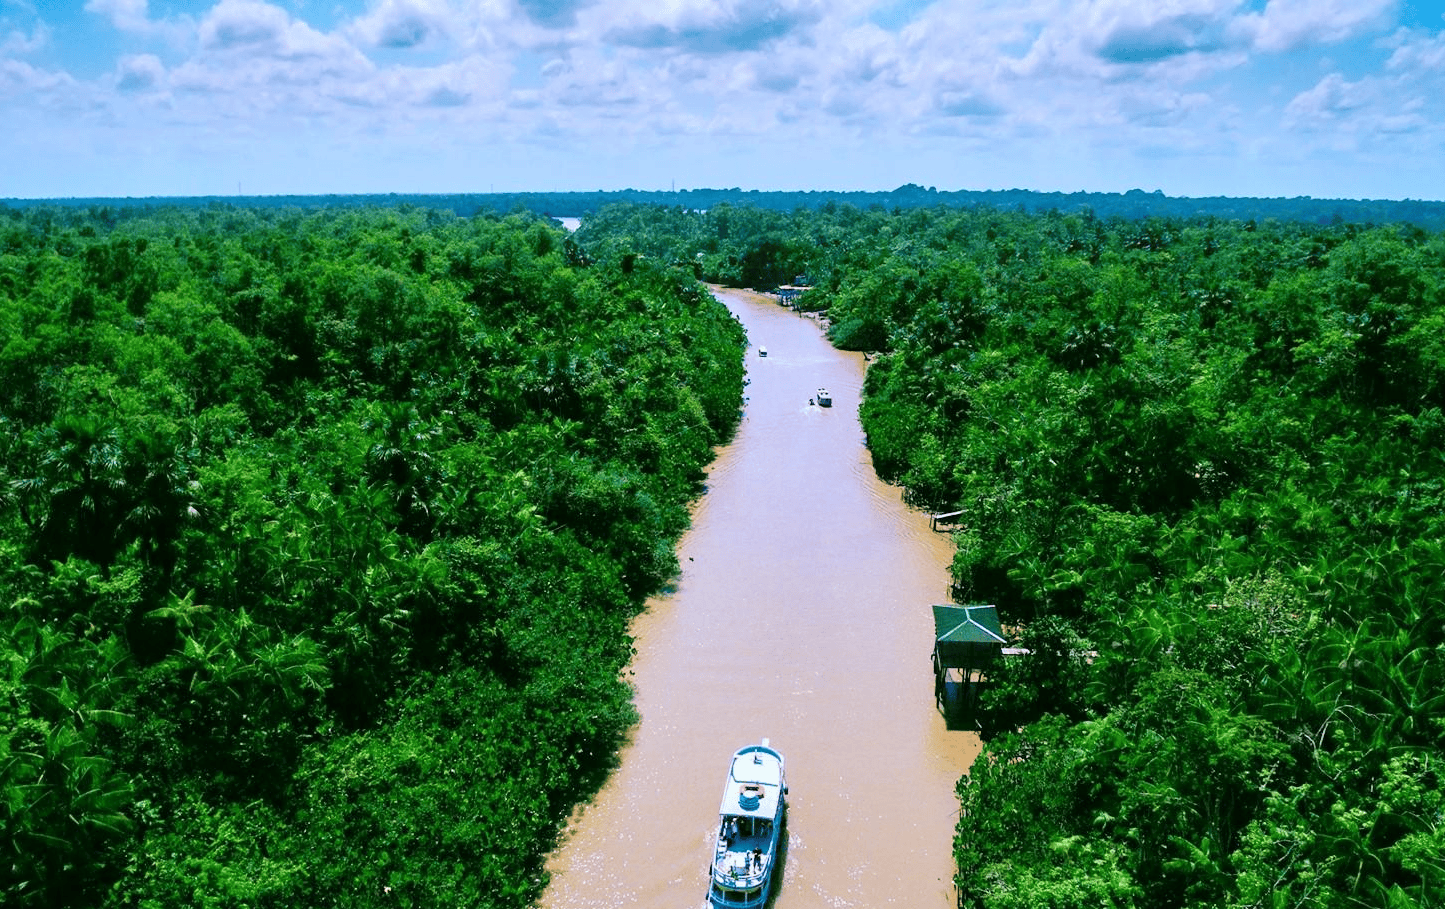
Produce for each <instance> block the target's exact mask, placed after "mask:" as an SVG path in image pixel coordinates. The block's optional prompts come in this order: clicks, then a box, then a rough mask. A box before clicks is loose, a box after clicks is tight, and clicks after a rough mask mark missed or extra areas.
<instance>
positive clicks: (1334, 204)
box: [0, 183, 1445, 230]
mask: <svg viewBox="0 0 1445 909" xmlns="http://www.w3.org/2000/svg"><path fill="white" fill-rule="evenodd" d="M619 203H625V204H631V205H640V206H649V207H651V206H657V207H672V208H683V209H686V210H688V211H695V212H701V211H707V210H709V209H712V208H716V207H717V206H719V205H731V206H741V207H746V208H761V209H768V210H772V211H779V212H792V211H799V210H801V211H815V210H817V209H820V208H824V207H826V206H830V205H831V206H838V205H851V206H853V207H855V208H862V209H869V208H873V207H875V206H876V207H881V208H884V209H887V210H892V209H895V208H896V209H911V208H935V207H937V206H940V205H943V206H948V207H951V208H973V209H984V210H999V211H1011V212H1029V213H1035V214H1039V213H1047V212H1062V213H1064V214H1083V213H1090V214H1093V215H1095V216H1097V217H1101V218H1111V217H1115V216H1118V217H1123V218H1131V219H1138V218H1147V217H1164V218H1198V217H1215V218H1225V219H1231V220H1248V219H1251V218H1252V219H1255V220H1259V221H1264V220H1268V219H1271V218H1272V219H1275V220H1278V221H1305V222H1311V223H1315V224H1340V223H1350V224H1387V223H1400V224H1414V225H1416V226H1419V227H1423V228H1426V229H1429V230H1445V201H1441V200H1433V201H1432V200H1428V199H1316V198H1312V197H1310V196H1294V197H1288V198H1286V197H1279V198H1252V197H1230V196H1204V197H1190V196H1166V195H1164V193H1162V192H1158V191H1154V192H1145V191H1144V190H1141V189H1131V190H1129V191H1128V192H1123V193H1099V192H1072V193H1062V192H1037V191H1034V190H1027V189H996V190H976V189H956V190H950V189H938V188H937V187H933V186H927V187H924V186H919V185H917V184H916V183H906V184H904V185H902V186H899V187H897V188H895V189H890V190H879V191H866V190H853V191H840V190H810V191H781V190H756V189H746V190H745V189H740V188H738V187H736V186H734V187H732V188H729V189H707V188H699V189H678V190H645V189H621V190H597V191H595V192H500V193H499V192H487V193H372V194H357V195H329V196H305V195H297V196H240V195H236V196H192V197H185V198H158V199H156V198H101V199H90V198H79V199H46V200H28V199H0V205H9V206H13V207H17V208H24V207H26V206H30V205H52V206H53V205H66V206H74V207H80V208H87V209H91V208H93V209H96V210H97V211H101V212H105V211H110V212H115V211H120V210H124V209H128V208H134V207H141V208H149V207H196V206H199V207H205V206H211V205H224V206H229V207H236V208H263V209H271V208H278V207H294V208H301V209H334V208H365V207H368V206H386V207H395V206H398V205H414V206H417V207H421V208H428V209H439V210H445V211H451V212H454V213H456V214H458V215H461V216H463V217H471V216H472V215H475V214H478V213H501V214H508V213H512V212H516V211H530V212H536V213H538V214H543V215H550V216H555V217H574V218H575V217H581V216H584V215H593V214H596V213H597V212H599V211H601V210H602V209H604V208H606V207H607V206H609V205H616V204H619Z"/></svg>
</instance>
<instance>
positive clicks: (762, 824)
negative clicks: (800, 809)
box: [708, 739, 788, 909]
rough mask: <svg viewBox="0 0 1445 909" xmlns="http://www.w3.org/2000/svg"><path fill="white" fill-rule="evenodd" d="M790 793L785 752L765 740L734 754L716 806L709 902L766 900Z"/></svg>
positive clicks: (724, 908) (735, 905) (731, 906)
mask: <svg viewBox="0 0 1445 909" xmlns="http://www.w3.org/2000/svg"><path fill="white" fill-rule="evenodd" d="M787 795H788V783H787V778H786V777H785V776H784V775H783V756H782V755H781V754H779V753H778V752H777V751H775V750H774V749H773V748H771V747H769V745H768V740H767V739H763V742H762V744H761V745H749V746H747V747H746V748H741V749H739V750H738V751H737V752H736V753H735V754H734V755H733V759H732V763H731V764H730V765H729V766H728V775H727V782H726V783H725V784H724V785H723V797H722V807H721V808H720V809H719V810H718V814H719V816H720V822H719V823H720V826H719V827H718V835H717V849H716V851H715V852H714V854H713V860H712V887H711V888H710V890H709V891H708V905H709V906H712V907H718V909H755V907H758V906H762V905H763V904H764V903H765V902H767V900H768V895H769V893H770V891H771V890H772V883H773V870H774V869H775V868H776V866H777V861H778V844H779V843H780V842H781V837H782V832H783V824H784V822H785V821H786V819H787V810H788V806H787Z"/></svg>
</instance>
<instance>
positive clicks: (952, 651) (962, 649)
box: [933, 603, 1008, 667]
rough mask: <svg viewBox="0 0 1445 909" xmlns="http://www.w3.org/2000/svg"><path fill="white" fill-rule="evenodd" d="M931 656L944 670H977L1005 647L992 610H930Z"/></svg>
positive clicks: (954, 607) (942, 607)
mask: <svg viewBox="0 0 1445 909" xmlns="http://www.w3.org/2000/svg"><path fill="white" fill-rule="evenodd" d="M933 630H934V637H935V638H936V641H935V643H934V652H935V653H937V654H938V657H939V659H940V660H941V661H942V663H943V665H944V666H947V667H965V666H977V665H979V664H981V663H983V662H984V661H986V660H990V659H992V658H993V657H995V656H997V655H998V652H999V648H1001V647H1003V645H1005V644H1007V643H1008V641H1006V640H1004V636H1003V629H1002V627H1000V625H999V623H998V607H996V606H959V605H956V604H953V603H949V604H947V605H936V606H934V607H933Z"/></svg>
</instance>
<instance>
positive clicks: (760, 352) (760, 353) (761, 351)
mask: <svg viewBox="0 0 1445 909" xmlns="http://www.w3.org/2000/svg"><path fill="white" fill-rule="evenodd" d="M767 355H768V349H767V348H766V347H759V348H758V356H760V357H766V356H767Z"/></svg>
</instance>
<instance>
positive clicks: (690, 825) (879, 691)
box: [539, 290, 980, 909]
mask: <svg viewBox="0 0 1445 909" xmlns="http://www.w3.org/2000/svg"><path fill="white" fill-rule="evenodd" d="M715 293H717V294H718V296H719V297H720V298H721V299H722V300H723V302H724V303H725V304H726V305H727V306H728V308H729V309H730V310H731V311H732V312H733V313H734V314H735V315H736V316H737V317H738V318H739V319H740V320H741V321H742V323H743V324H744V325H745V326H746V327H747V330H748V337H749V348H748V352H747V368H748V379H749V385H748V387H747V388H746V389H745V394H746V395H747V402H746V406H745V409H744V417H743V421H742V425H741V426H740V427H739V429H738V432H737V434H736V436H735V437H734V439H733V441H732V442H731V443H730V444H728V445H727V446H725V447H723V448H722V449H720V450H719V452H718V457H717V459H716V461H714V463H713V464H712V465H711V467H710V468H709V471H708V480H707V492H706V494H705V495H704V496H703V497H702V498H701V499H700V500H699V501H698V503H697V504H696V506H695V507H694V511H693V522H692V527H691V528H690V529H689V530H688V532H687V533H686V534H685V535H684V536H683V538H682V540H681V541H680V543H679V549H678V558H679V560H680V562H681V564H682V572H681V575H680V576H679V578H678V579H677V582H676V585H675V587H674V589H672V590H671V591H670V592H668V593H667V594H665V595H661V596H658V597H655V598H653V599H652V600H651V601H650V602H649V604H648V608H647V610H646V611H645V612H644V613H643V614H642V615H640V616H639V617H638V618H637V619H636V621H635V623H634V625H633V635H634V637H635V639H636V647H637V654H636V657H635V658H634V660H633V663H632V666H631V669H630V672H631V679H630V680H631V681H632V683H633V685H634V687H635V690H636V703H637V707H638V710H639V712H640V714H641V722H640V723H639V725H638V726H637V727H636V729H635V730H634V732H633V734H632V738H631V741H630V742H629V744H628V746H627V747H626V748H625V749H624V751H623V754H622V759H621V765H620V767H619V768H618V770H617V771H616V772H615V773H614V774H613V776H612V777H611V779H610V780H609V781H608V782H607V784H606V785H605V786H604V787H603V789H602V791H601V792H600V793H599V794H598V795H597V797H596V799H595V800H594V801H593V802H592V803H591V804H589V805H588V806H586V807H585V808H584V809H582V810H580V811H579V812H578V813H577V814H576V816H574V818H573V819H572V822H571V824H570V825H569V827H568V830H567V832H566V833H565V835H564V839H563V842H562V844H561V845H560V847H559V848H558V849H557V851H556V852H555V853H554V854H553V855H552V856H551V857H550V858H549V861H548V870H549V871H550V872H551V883H550V884H549V886H548V889H547V890H546V892H545V893H544V894H543V896H542V899H541V901H540V903H539V905H540V906H541V907H543V909H591V907H596V909H613V907H622V906H640V907H656V909H684V907H685V909H694V907H698V906H700V905H702V904H703V903H704V900H705V898H706V894H707V889H708V861H709V858H710V857H711V855H712V848H713V843H714V832H715V826H716V823H717V810H718V802H719V799H720V797H721V795H722V785H723V780H724V775H725V773H726V771H727V767H728V762H729V760H730V757H731V754H732V752H733V751H734V750H735V749H737V748H739V747H741V746H742V745H746V744H751V743H755V742H757V741H759V740H760V739H762V738H763V737H767V738H769V739H771V741H772V745H773V747H775V748H777V749H778V750H780V751H781V752H782V753H783V755H784V757H785V758H786V760H787V773H788V784H789V789H790V796H789V813H788V828H787V831H788V832H787V851H786V855H785V861H784V865H783V877H782V881H781V886H780V887H779V888H778V891H777V896H776V899H775V901H774V903H773V905H774V906H775V907H777V909H812V907H819V909H847V907H875V906H886V905H897V906H908V907H925V909H926V907H936V909H951V907H953V906H954V905H955V903H954V892H953V883H952V878H953V860H952V837H953V829H954V826H955V824H956V822H957V818H958V801H957V798H956V797H955V795H954V786H955V784H956V783H957V781H958V778H959V776H960V775H961V774H962V773H963V772H964V771H966V770H967V769H968V766H969V764H970V763H971V762H972V760H973V758H974V757H975V756H976V755H977V754H978V752H979V748H980V743H979V739H978V737H977V736H976V735H974V734H972V733H968V732H959V731H950V730H949V729H948V728H947V727H946V724H945V722H944V718H943V716H942V715H941V714H940V713H939V712H938V711H937V709H936V708H935V706H934V700H933V681H932V676H931V674H930V668H929V653H930V649H931V647H932V635H933V630H932V613H931V610H930V609H929V605H930V604H932V603H942V602H947V590H948V564H949V560H950V558H951V556H952V549H951V545H950V542H949V539H948V537H947V536H946V535H944V534H939V533H934V532H932V531H931V530H930V529H929V522H928V517H927V515H925V514H923V513H921V512H918V511H916V510H913V509H910V508H908V507H906V506H905V505H904V504H903V503H902V500H901V497H900V494H899V490H898V489H897V488H896V487H892V486H889V485H887V484H885V483H883V482H881V481H880V480H879V479H878V478H877V476H876V475H875V474H874V472H873V466H872V462H871V459H870V457H869V454H868V450H867V448H866V446H865V438H864V435H863V431H862V428H861V427H860V425H859V423H858V399H859V392H860V389H861V386H862V383H863V376H864V371H865V369H866V365H867V364H866V362H865V361H864V358H863V357H862V355H860V354H856V353H847V352H842V351H838V350H835V349H834V348H833V347H832V346H831V345H829V344H828V342H827V341H826V339H825V338H824V337H823V333H822V331H821V330H820V328H819V326H818V325H817V324H816V323H815V322H813V321H812V320H810V319H807V318H804V317H802V316H799V315H797V314H795V313H793V312H791V311H789V310H787V309H784V308H783V307H781V306H779V305H778V304H777V303H775V302H773V300H772V299H771V298H769V297H766V296H762V295H758V294H752V293H748V292H744V291H733V290H717V291H715ZM759 347H766V348H767V351H768V355H767V356H766V357H761V356H759V351H758V348H759ZM819 386H824V387H827V388H829V389H830V390H831V391H832V393H833V406H832V407H831V408H821V407H818V406H816V405H812V406H810V405H809V398H811V397H812V396H813V395H814V394H815V392H816V390H817V388H818V387H819Z"/></svg>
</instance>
